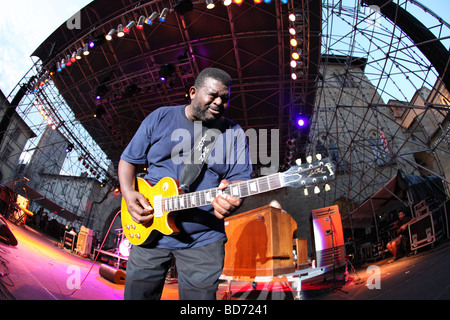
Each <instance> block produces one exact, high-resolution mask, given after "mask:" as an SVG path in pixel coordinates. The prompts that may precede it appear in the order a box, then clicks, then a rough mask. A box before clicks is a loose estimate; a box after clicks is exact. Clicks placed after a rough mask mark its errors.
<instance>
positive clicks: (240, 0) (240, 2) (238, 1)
mask: <svg viewBox="0 0 450 320" xmlns="http://www.w3.org/2000/svg"><path fill="white" fill-rule="evenodd" d="M233 1H234V3H235V4H237V5H238V6H240V5H241V4H242V1H243V0H233Z"/></svg>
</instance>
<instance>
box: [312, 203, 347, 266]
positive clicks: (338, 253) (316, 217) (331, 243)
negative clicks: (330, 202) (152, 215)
mask: <svg viewBox="0 0 450 320" xmlns="http://www.w3.org/2000/svg"><path fill="white" fill-rule="evenodd" d="M312 226H313V230H314V241H313V243H314V245H315V251H316V259H317V266H318V267H326V266H329V267H331V266H334V267H336V268H337V267H340V266H342V265H344V264H345V243H344V232H343V229H342V220H341V215H340V213H339V207H338V206H331V207H326V208H320V209H316V210H312ZM333 248H334V250H333Z"/></svg>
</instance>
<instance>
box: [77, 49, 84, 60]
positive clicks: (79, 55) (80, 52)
mask: <svg viewBox="0 0 450 320" xmlns="http://www.w3.org/2000/svg"><path fill="white" fill-rule="evenodd" d="M82 54H83V48H78V51H77V55H76V56H75V58H76V59H77V60H80V59H81V55H82Z"/></svg>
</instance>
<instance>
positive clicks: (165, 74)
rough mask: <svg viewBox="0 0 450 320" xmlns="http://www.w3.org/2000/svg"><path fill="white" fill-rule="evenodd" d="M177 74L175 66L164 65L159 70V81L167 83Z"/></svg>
mask: <svg viewBox="0 0 450 320" xmlns="http://www.w3.org/2000/svg"><path fill="white" fill-rule="evenodd" d="M174 72H175V66H174V65H173V64H170V63H169V64H164V65H162V66H161V69H159V72H158V73H159V79H160V80H161V81H166V80H167V79H168V78H169V77H170V76H171V75H172V74H173V73H174Z"/></svg>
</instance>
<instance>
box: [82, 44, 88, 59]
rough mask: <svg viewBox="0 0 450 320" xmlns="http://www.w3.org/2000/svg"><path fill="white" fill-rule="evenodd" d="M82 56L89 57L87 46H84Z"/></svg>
mask: <svg viewBox="0 0 450 320" xmlns="http://www.w3.org/2000/svg"><path fill="white" fill-rule="evenodd" d="M83 55H85V56H88V55H89V44H85V45H84V49H83Z"/></svg>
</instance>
